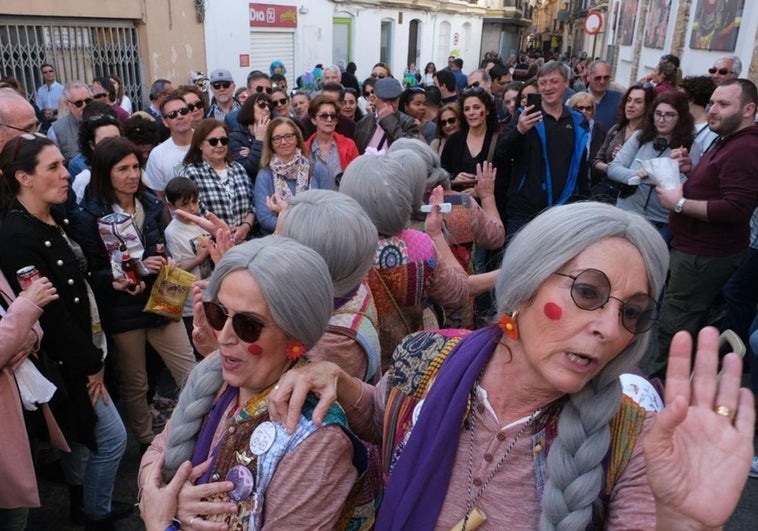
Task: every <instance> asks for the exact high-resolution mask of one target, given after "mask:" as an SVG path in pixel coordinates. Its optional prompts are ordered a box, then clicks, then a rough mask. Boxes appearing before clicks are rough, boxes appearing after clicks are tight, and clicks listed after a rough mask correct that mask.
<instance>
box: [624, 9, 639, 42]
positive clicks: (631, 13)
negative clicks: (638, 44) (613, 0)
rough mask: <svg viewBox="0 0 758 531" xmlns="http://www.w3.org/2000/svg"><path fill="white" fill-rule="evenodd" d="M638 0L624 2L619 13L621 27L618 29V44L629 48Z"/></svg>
mask: <svg viewBox="0 0 758 531" xmlns="http://www.w3.org/2000/svg"><path fill="white" fill-rule="evenodd" d="M639 4H640V2H639V0H626V1H625V2H624V4H623V8H622V11H621V27H620V28H619V34H620V39H619V44H621V46H630V45H631V44H632V41H633V40H634V21H635V20H636V18H637V8H638V7H639Z"/></svg>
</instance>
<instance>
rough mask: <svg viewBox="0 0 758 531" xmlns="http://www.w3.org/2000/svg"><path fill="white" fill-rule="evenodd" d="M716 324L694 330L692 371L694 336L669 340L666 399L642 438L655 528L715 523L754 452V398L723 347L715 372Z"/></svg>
mask: <svg viewBox="0 0 758 531" xmlns="http://www.w3.org/2000/svg"><path fill="white" fill-rule="evenodd" d="M718 344H719V339H718V330H716V329H715V328H712V327H708V328H704V329H703V330H701V331H700V334H698V344H697V353H696V356H695V370H694V374H693V375H692V378H690V358H691V352H692V339H691V338H690V336H689V334H688V333H686V332H679V333H677V334H676V335H675V336H674V339H673V340H672V342H671V349H670V352H669V360H668V370H667V372H666V391H665V403H666V407H665V408H664V410H663V411H662V412H661V413H660V414H658V417H657V418H656V420H655V423H654V424H653V426H652V428H651V429H650V432H649V433H648V434H647V435H646V437H645V439H644V441H643V448H644V451H645V462H646V465H647V477H648V483H649V484H650V488H651V489H652V491H653V495H654V496H655V502H656V518H657V520H658V528H659V529H707V528H718V527H720V526H722V525H724V522H726V520H727V519H728V518H729V516H730V515H731V514H732V512H733V511H734V508H735V507H736V506H737V502H738V501H739V499H740V495H741V493H742V489H743V488H744V486H745V482H746V481H747V477H748V471H749V470H750V465H751V461H752V458H753V437H754V427H755V406H754V398H753V395H752V393H751V392H750V391H749V390H748V389H745V388H740V384H741V381H742V360H741V359H740V358H739V357H738V356H737V355H736V354H728V355H727V356H726V357H725V358H724V361H723V371H722V374H721V376H720V377H719V375H718V364H719V355H718Z"/></svg>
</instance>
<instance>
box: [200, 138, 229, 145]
mask: <svg viewBox="0 0 758 531" xmlns="http://www.w3.org/2000/svg"><path fill="white" fill-rule="evenodd" d="M205 141H206V142H208V143H209V144H210V145H211V147H216V146H218V144H219V142H220V143H221V145H222V146H225V145H227V144H228V143H229V137H228V136H219V137H215V136H214V137H209V138H206V139H205Z"/></svg>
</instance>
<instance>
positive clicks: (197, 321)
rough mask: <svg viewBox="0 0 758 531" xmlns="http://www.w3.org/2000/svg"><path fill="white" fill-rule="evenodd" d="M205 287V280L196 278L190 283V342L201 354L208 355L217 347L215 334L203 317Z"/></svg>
mask: <svg viewBox="0 0 758 531" xmlns="http://www.w3.org/2000/svg"><path fill="white" fill-rule="evenodd" d="M206 287H208V281H207V280H198V281H196V282H195V283H194V284H192V343H193V344H194V345H195V348H196V349H197V351H198V352H199V353H200V354H202V355H203V356H209V355H210V354H212V353H213V352H215V351H216V349H217V348H218V342H217V341H216V335H215V334H214V333H213V329H212V328H211V325H209V324H208V320H207V319H206V318H205V309H204V308H203V290H204V289H205V288H206Z"/></svg>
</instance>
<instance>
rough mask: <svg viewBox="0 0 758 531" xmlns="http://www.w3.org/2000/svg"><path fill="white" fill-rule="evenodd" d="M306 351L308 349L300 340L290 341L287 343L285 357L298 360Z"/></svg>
mask: <svg viewBox="0 0 758 531" xmlns="http://www.w3.org/2000/svg"><path fill="white" fill-rule="evenodd" d="M307 351H308V349H307V348H305V345H304V344H302V343H301V342H300V341H290V343H289V345H287V359H290V360H293V361H295V360H299V359H300V358H302V357H303V356H304V355H305V353H306V352H307Z"/></svg>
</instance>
